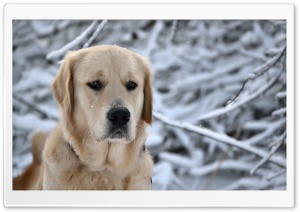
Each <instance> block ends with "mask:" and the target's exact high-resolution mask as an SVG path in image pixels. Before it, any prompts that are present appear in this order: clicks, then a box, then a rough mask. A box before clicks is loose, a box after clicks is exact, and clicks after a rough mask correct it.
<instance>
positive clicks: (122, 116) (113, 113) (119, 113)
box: [107, 108, 130, 127]
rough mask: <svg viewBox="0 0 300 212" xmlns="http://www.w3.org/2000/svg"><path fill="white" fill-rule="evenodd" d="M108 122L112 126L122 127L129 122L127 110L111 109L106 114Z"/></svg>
mask: <svg viewBox="0 0 300 212" xmlns="http://www.w3.org/2000/svg"><path fill="white" fill-rule="evenodd" d="M107 118H108V120H109V121H110V122H111V123H112V124H113V125H114V126H119V127H121V126H124V125H126V124H127V123H128V122H129V120H130V112H129V110H128V109H127V108H113V109H111V110H110V111H109V112H108V114H107Z"/></svg>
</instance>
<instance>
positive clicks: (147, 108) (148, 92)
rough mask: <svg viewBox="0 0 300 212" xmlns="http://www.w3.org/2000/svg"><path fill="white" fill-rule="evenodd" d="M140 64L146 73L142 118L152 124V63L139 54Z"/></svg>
mask: <svg viewBox="0 0 300 212" xmlns="http://www.w3.org/2000/svg"><path fill="white" fill-rule="evenodd" d="M138 64H139V65H140V67H141V68H142V70H143V71H144V74H145V79H144V105H143V110H142V120H144V121H145V122H146V123H148V124H152V83H151V71H150V63H149V62H148V61H147V59H146V58H144V57H141V56H138Z"/></svg>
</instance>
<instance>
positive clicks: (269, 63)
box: [227, 47, 286, 105]
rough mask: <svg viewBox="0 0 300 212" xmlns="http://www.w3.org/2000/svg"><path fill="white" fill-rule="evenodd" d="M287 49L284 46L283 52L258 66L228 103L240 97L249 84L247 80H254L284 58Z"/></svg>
mask: <svg viewBox="0 0 300 212" xmlns="http://www.w3.org/2000/svg"><path fill="white" fill-rule="evenodd" d="M285 51H286V47H284V49H283V50H282V52H281V53H280V54H279V55H276V56H275V57H273V58H272V59H271V60H269V61H267V62H266V63H264V64H263V65H261V66H259V67H257V68H256V69H255V70H254V72H253V73H252V74H251V75H250V76H249V77H248V78H247V79H246V80H245V81H244V82H243V85H242V87H241V89H240V90H239V91H238V93H237V94H236V95H235V96H234V97H233V99H231V100H229V101H228V102H227V105H229V104H231V103H232V102H234V101H235V100H236V98H238V97H239V95H240V94H241V92H242V91H243V90H244V87H245V85H246V84H247V82H249V81H250V80H254V79H255V78H257V77H259V76H261V75H263V74H264V73H266V72H267V71H268V70H269V69H270V68H271V67H272V66H274V65H276V64H277V62H278V61H279V60H280V59H281V58H282V56H283V55H284V53H285Z"/></svg>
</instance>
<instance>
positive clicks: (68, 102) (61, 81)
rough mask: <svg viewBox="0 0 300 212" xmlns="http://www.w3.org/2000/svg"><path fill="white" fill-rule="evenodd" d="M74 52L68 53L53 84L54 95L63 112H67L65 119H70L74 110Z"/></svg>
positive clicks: (66, 120)
mask: <svg viewBox="0 0 300 212" xmlns="http://www.w3.org/2000/svg"><path fill="white" fill-rule="evenodd" d="M71 54H72V52H70V53H68V54H67V55H66V56H65V58H64V61H63V63H62V64H61V66H60V69H59V71H58V74H57V75H56V77H55V79H54V82H53V84H52V90H53V93H54V96H55V98H56V100H57V102H58V103H59V105H60V107H61V110H63V111H64V112H63V114H65V117H64V119H65V120H64V121H65V122H67V124H68V122H69V121H70V118H71V114H72V110H73V99H74V96H73V95H74V94H73V92H74V90H73V64H72V59H71Z"/></svg>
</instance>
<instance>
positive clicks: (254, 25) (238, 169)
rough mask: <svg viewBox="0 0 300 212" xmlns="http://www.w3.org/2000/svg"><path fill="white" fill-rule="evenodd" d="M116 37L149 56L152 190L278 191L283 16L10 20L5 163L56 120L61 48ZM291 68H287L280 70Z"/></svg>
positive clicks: (282, 148)
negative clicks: (9, 145)
mask: <svg viewBox="0 0 300 212" xmlns="http://www.w3.org/2000/svg"><path fill="white" fill-rule="evenodd" d="M101 44H116V45H119V46H122V47H125V48H128V49H130V50H132V51H135V52H137V53H139V54H142V55H144V56H146V57H148V58H149V60H150V62H151V64H152V72H153V87H154V105H153V107H154V113H153V117H154V122H153V125H152V127H149V133H150V134H149V137H148V139H147V142H146V145H147V147H148V149H149V150H150V152H151V154H152V156H153V159H154V161H155V167H154V172H153V189H159V190H160V189H163V190H165V189H170V190H172V189H176V190H177V189H179V190H182V189H187V190H192V189H195V190H208V189H209V190H250V189H251V190H285V189H286V168H287V167H286V145H287V144H286V71H287V70H286V69H285V68H286V66H285V58H286V49H285V46H286V23H285V22H284V21H278V20H276V21H275V20H274V21H272V20H264V21H258V20H255V21H251V20H226V21H224V20H190V21H187V20H178V21H160V20H158V21H154V20H141V21H138V20H122V21H117V20H95V21H88V20H49V21H46V20H41V21H38V20H33V21H32V20H31V21H30V20H26V21H25V20H19V21H14V22H13V171H14V175H18V174H19V173H21V172H22V171H23V170H24V168H25V167H26V166H28V164H29V163H30V161H31V153H30V148H31V147H30V134H31V133H32V132H33V131H35V130H37V129H43V130H46V131H49V132H50V131H51V129H53V128H54V126H55V125H56V123H57V120H58V118H59V112H58V105H57V103H56V102H55V101H54V98H53V94H52V92H51V89H50V86H51V83H52V81H53V78H54V76H55V75H56V72H57V71H58V68H59V63H60V61H61V59H62V58H63V56H64V54H65V53H66V52H67V51H69V50H77V49H80V48H86V47H88V46H91V45H101ZM288 71H291V70H288Z"/></svg>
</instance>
